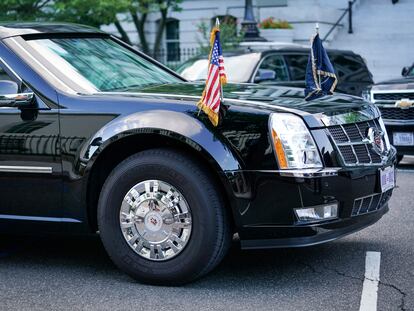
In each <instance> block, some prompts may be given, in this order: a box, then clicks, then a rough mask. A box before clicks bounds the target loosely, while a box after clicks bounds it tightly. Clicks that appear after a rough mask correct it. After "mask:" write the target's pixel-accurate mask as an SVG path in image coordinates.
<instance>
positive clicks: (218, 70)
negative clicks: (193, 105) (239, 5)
mask: <svg viewBox="0 0 414 311" xmlns="http://www.w3.org/2000/svg"><path fill="white" fill-rule="evenodd" d="M210 45H211V50H210V55H209V62H208V71H207V80H206V86H205V88H204V91H203V95H202V97H201V99H200V101H199V102H198V104H197V106H198V108H199V109H201V110H203V111H204V112H205V113H206V114H207V115H208V118H209V119H210V121H211V123H213V125H214V126H217V124H218V118H219V110H220V104H221V101H222V99H223V90H222V86H223V85H224V84H226V83H227V77H226V71H225V70H224V60H223V53H222V50H221V46H220V29H219V27H218V22H217V25H216V27H214V28H213V30H212V31H211V35H210Z"/></svg>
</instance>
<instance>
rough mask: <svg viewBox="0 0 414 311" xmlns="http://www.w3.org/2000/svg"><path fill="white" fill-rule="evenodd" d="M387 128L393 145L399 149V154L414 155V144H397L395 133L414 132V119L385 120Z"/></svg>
mask: <svg viewBox="0 0 414 311" xmlns="http://www.w3.org/2000/svg"><path fill="white" fill-rule="evenodd" d="M384 123H385V128H386V129H387V133H388V137H389V140H390V143H391V145H393V146H394V147H395V148H396V149H397V154H398V155H414V146H396V145H395V144H394V140H393V138H394V135H393V133H396V132H403V133H406V132H410V133H414V121H411V122H399V121H398V120H384Z"/></svg>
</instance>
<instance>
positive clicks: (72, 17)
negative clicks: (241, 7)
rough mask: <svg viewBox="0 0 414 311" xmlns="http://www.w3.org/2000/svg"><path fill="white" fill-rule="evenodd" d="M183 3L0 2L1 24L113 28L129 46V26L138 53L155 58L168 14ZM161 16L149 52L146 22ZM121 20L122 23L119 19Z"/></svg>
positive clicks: (134, 0)
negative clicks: (56, 23)
mask: <svg viewBox="0 0 414 311" xmlns="http://www.w3.org/2000/svg"><path fill="white" fill-rule="evenodd" d="M181 2H182V0H0V20H1V21H64V22H74V23H80V24H86V25H91V26H94V27H100V26H102V25H109V24H112V23H113V24H114V25H115V27H116V28H117V30H118V32H119V34H120V35H121V37H122V39H123V40H124V41H125V42H127V43H132V42H131V39H130V37H129V35H128V33H127V32H126V31H125V29H124V28H123V26H122V22H124V21H128V22H132V23H133V25H134V26H135V28H136V31H137V33H138V37H139V39H140V44H141V49H142V50H143V52H145V53H149V54H152V55H155V54H156V53H157V52H158V50H159V49H160V45H161V41H162V35H163V33H164V31H165V26H166V23H167V16H168V12H169V11H179V10H181V8H180V4H181ZM156 12H158V13H160V15H161V18H160V20H159V22H158V23H157V30H156V36H155V43H154V47H153V49H152V51H150V48H149V45H148V41H147V37H146V32H145V24H146V23H145V22H146V20H147V17H148V14H150V13H156ZM121 17H122V19H121Z"/></svg>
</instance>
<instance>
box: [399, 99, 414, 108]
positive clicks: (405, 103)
mask: <svg viewBox="0 0 414 311" xmlns="http://www.w3.org/2000/svg"><path fill="white" fill-rule="evenodd" d="M413 105H414V101H412V100H410V99H409V98H401V99H400V100H397V101H396V102H395V105H394V106H395V107H397V108H401V109H408V108H410V107H412V106H413Z"/></svg>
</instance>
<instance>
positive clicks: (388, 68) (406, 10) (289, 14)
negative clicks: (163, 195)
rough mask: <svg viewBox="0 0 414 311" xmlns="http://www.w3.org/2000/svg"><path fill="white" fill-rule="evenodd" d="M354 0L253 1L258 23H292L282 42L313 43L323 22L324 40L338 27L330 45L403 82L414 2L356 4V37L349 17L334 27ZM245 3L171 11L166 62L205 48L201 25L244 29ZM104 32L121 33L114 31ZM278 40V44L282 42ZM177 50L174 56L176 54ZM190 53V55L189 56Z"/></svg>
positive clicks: (231, 0) (149, 29)
mask: <svg viewBox="0 0 414 311" xmlns="http://www.w3.org/2000/svg"><path fill="white" fill-rule="evenodd" d="M348 2H349V1H348V0H253V6H254V14H255V17H256V21H257V22H260V21H262V20H263V19H265V18H268V17H274V18H275V19H281V20H286V21H288V22H289V23H290V24H291V25H292V26H293V30H292V31H291V37H290V38H288V39H286V38H280V40H282V41H283V40H289V41H293V42H294V43H300V44H308V43H309V39H310V37H311V36H312V34H313V33H314V31H315V23H319V27H320V35H321V37H322V38H324V37H325V35H326V34H327V33H328V32H329V31H330V30H331V28H333V31H332V32H331V33H330V35H329V36H328V37H327V38H326V41H325V45H326V46H330V47H334V48H339V49H347V50H354V51H355V52H357V53H359V54H361V55H362V56H363V57H364V58H365V59H366V60H367V62H368V67H369V68H370V69H371V71H372V72H373V73H374V79H375V80H376V81H379V80H383V79H387V78H391V77H398V76H399V75H400V72H401V68H402V67H403V66H407V65H410V64H411V63H412V62H413V61H414V57H412V55H411V53H412V52H411V51H412V50H413V48H414V31H413V29H414V19H413V18H412V16H414V1H413V0H399V2H398V3H397V4H395V5H393V4H391V0H355V1H354V2H355V3H354V5H353V16H354V18H353V23H354V33H353V34H348V16H347V15H346V14H345V16H344V18H343V19H342V20H341V21H340V23H339V26H337V27H334V25H335V24H336V23H337V21H338V19H339V18H340V17H341V16H342V15H343V14H344V10H345V9H346V8H347V7H348ZM244 4H245V0H184V1H183V2H182V4H181V5H180V6H181V8H182V10H181V11H180V12H169V14H168V18H169V19H168V22H167V29H166V31H165V32H164V35H163V37H164V38H163V43H162V49H163V50H164V51H165V54H166V55H169V57H168V58H169V59H165V58H164V59H162V61H175V62H176V63H179V62H182V61H184V60H185V59H186V58H188V57H189V56H192V55H191V53H189V54H186V53H185V51H188V49H194V48H197V47H199V40H201V37H200V32H199V31H198V25H200V23H202V22H204V23H206V24H209V25H211V23H212V22H213V21H214V20H215V18H216V17H217V16H219V17H224V16H227V17H228V18H231V19H233V20H235V21H236V22H237V24H238V27H239V28H240V23H241V22H242V20H243V17H244ZM159 18H160V15H159V14H155V13H153V14H150V15H149V16H148V19H147V24H146V34H147V38H148V42H149V44H150V45H152V44H153V43H154V40H155V33H156V25H157V22H158V20H159ZM123 26H124V28H125V30H126V31H127V33H128V34H129V36H130V38H131V39H132V41H133V43H135V44H138V45H139V40H138V36H137V34H136V30H135V28H134V27H133V25H132V24H128V23H123ZM103 29H104V30H106V31H109V32H112V33H114V34H117V31H116V28H115V27H114V26H107V27H103ZM280 40H278V41H280ZM177 50H179V51H181V54H180V53H174V51H177ZM171 51H172V52H173V53H171ZM183 52H184V53H183Z"/></svg>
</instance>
